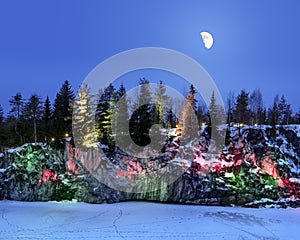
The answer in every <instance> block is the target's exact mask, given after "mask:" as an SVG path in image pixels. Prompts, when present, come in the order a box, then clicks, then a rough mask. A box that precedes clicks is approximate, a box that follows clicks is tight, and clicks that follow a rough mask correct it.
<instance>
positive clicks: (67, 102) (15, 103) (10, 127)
mask: <svg viewBox="0 0 300 240" xmlns="http://www.w3.org/2000/svg"><path fill="white" fill-rule="evenodd" d="M138 85H139V86H140V89H139V91H138V92H137V93H136V95H135V99H131V98H132V97H131V98H129V97H128V96H127V95H126V89H125V86H124V85H123V84H121V85H120V86H119V87H118V89H116V87H115V86H113V85H112V84H110V85H109V86H108V87H107V88H105V89H100V91H99V93H98V94H97V96H92V95H91V93H90V92H91V91H90V89H89V88H88V86H86V85H82V86H81V88H80V89H79V90H78V92H77V98H76V99H75V94H74V91H73V90H72V87H71V85H70V83H69V82H68V81H67V80H66V81H65V82H64V83H63V84H62V86H61V88H60V90H59V92H58V93H57V94H56V97H55V99H54V102H53V104H51V102H50V100H49V97H46V99H45V100H44V101H42V99H41V97H39V96H38V95H37V94H32V95H31V96H30V97H29V99H27V100H25V99H24V98H23V97H22V94H21V93H16V95H15V96H12V97H11V99H10V100H9V105H10V110H9V112H8V114H7V115H6V116H5V115H4V112H3V109H2V107H1V105H0V147H1V146H2V147H3V146H9V147H11V146H18V145H22V144H24V143H26V142H51V141H59V140H61V139H63V138H65V137H69V136H70V137H71V135H72V113H73V111H74V112H76V113H78V114H76V115H75V116H76V118H77V119H75V123H76V124H74V125H73V128H75V129H77V130H78V131H77V132H78V133H79V134H80V133H81V132H84V133H85V136H82V139H84V142H85V143H86V144H88V143H91V142H95V141H100V142H101V143H102V144H105V145H107V146H114V137H113V130H117V131H118V133H119V134H121V135H122V134H128V132H129V134H130V137H131V138H132V139H133V141H134V142H135V143H136V144H138V145H140V146H146V145H147V144H149V143H150V141H151V139H150V137H149V135H148V134H147V133H149V130H150V128H151V127H152V126H153V124H160V125H162V126H163V127H164V128H166V129H169V128H174V127H176V125H181V124H187V125H189V124H191V125H193V124H192V122H194V121H195V119H193V118H192V117H191V116H192V115H193V116H196V118H197V119H196V120H198V123H199V124H200V125H201V124H203V125H211V119H217V118H223V119H226V122H227V123H228V124H231V125H232V124H234V123H239V124H249V125H264V124H267V125H272V126H276V125H286V124H300V110H299V111H298V112H296V113H293V112H292V108H291V105H290V104H289V103H288V101H287V99H286V97H285V96H283V95H282V96H279V95H276V96H275V98H274V101H273V104H272V105H271V106H269V107H268V108H266V107H265V106H264V102H263V96H262V93H261V92H260V90H259V89H256V90H254V91H253V92H247V91H246V90H241V92H240V93H239V94H238V95H237V96H236V97H235V96H234V94H233V93H232V92H230V93H229V94H228V96H227V100H226V104H225V105H226V106H225V108H226V112H224V113H223V112H222V111H221V110H220V106H218V105H217V104H216V99H215V95H214V93H212V94H211V99H210V104H209V106H206V105H205V104H204V102H203V101H202V100H201V99H198V100H197V98H196V90H195V88H194V86H193V85H191V86H189V92H188V93H185V94H186V95H187V96H186V100H187V101H186V102H187V104H188V106H189V107H187V105H185V103H182V102H174V99H171V98H170V96H168V95H167V92H166V87H165V86H164V84H163V82H162V81H160V82H159V83H157V84H156V88H155V90H152V89H151V87H150V84H149V81H148V80H147V79H145V78H142V79H140V80H139V82H138ZM153 92H154V93H153ZM172 101H173V102H172ZM191 113H194V114H191ZM222 114H223V115H222ZM91 116H94V117H95V128H94V132H91V131H92V130H91V129H90V128H91V125H90V121H91ZM124 120H126V121H127V120H128V122H129V127H128V126H125V124H122V123H124ZM189 121H190V123H188V122H189ZM73 122H74V121H73ZM83 129H85V130H86V131H82V130H83ZM89 132H90V134H86V133H89Z"/></svg>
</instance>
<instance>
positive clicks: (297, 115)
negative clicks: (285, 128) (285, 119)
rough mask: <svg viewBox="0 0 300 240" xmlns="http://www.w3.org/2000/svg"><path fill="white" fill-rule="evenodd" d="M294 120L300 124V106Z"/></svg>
mask: <svg viewBox="0 0 300 240" xmlns="http://www.w3.org/2000/svg"><path fill="white" fill-rule="evenodd" d="M293 121H294V123H295V124H300V108H299V109H298V111H297V112H296V113H295V115H294V117H293Z"/></svg>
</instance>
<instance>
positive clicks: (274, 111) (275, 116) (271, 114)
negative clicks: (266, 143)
mask: <svg viewBox="0 0 300 240" xmlns="http://www.w3.org/2000/svg"><path fill="white" fill-rule="evenodd" d="M278 102H279V96H278V94H277V95H276V96H275V97H274V100H273V105H272V106H271V107H270V108H269V110H268V117H267V119H268V124H270V125H271V126H272V127H273V128H275V126H276V125H277V124H278V122H279V108H278Z"/></svg>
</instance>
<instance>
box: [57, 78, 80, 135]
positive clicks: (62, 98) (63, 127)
mask: <svg viewBox="0 0 300 240" xmlns="http://www.w3.org/2000/svg"><path fill="white" fill-rule="evenodd" d="M74 99H75V95H74V92H73V90H72V89H71V86H70V84H69V82H68V80H66V81H65V82H64V83H63V85H62V87H61V89H60V91H59V92H58V93H57V94H56V98H55V100H54V110H53V129H54V134H55V138H56V139H61V138H63V137H64V136H65V133H68V134H69V135H70V134H71V133H72V103H73V101H74Z"/></svg>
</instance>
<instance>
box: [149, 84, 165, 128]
mask: <svg viewBox="0 0 300 240" xmlns="http://www.w3.org/2000/svg"><path fill="white" fill-rule="evenodd" d="M168 100H169V97H168V96H167V95H166V87H165V86H164V84H163V82H162V81H159V83H158V84H157V88H156V91H155V95H154V107H153V122H154V123H155V124H160V125H161V126H163V127H165V125H166V124H165V109H166V107H165V106H166V105H167V104H168Z"/></svg>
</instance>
